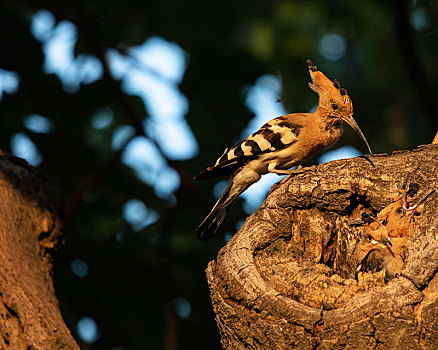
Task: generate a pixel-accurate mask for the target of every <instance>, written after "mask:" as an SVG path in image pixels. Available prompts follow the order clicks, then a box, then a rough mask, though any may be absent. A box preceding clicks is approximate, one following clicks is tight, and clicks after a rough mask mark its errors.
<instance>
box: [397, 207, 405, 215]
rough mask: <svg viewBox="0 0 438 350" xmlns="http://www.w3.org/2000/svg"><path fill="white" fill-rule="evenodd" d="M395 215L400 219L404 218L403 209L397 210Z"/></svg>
mask: <svg viewBox="0 0 438 350" xmlns="http://www.w3.org/2000/svg"><path fill="white" fill-rule="evenodd" d="M397 214H398V215H400V217H403V216H404V212H403V209H402V208H400V209H398V210H397Z"/></svg>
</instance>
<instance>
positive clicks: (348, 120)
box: [342, 115, 373, 155]
mask: <svg viewBox="0 0 438 350" xmlns="http://www.w3.org/2000/svg"><path fill="white" fill-rule="evenodd" d="M342 120H343V121H344V122H346V123H347V124H348V125H350V126H351V127H352V128H353V130H354V131H356V132H357V133H358V134H359V136H360V138H361V139H362V140H363V141H364V142H365V144H366V145H367V147H368V150H369V151H370V154H371V155H372V154H373V151H371V148H370V145H369V144H368V141H367V139H366V138H365V135H364V134H363V132H362V130H360V128H359V125H357V123H356V121H355V120H354V119H353V116H351V115H349V116H347V117H342Z"/></svg>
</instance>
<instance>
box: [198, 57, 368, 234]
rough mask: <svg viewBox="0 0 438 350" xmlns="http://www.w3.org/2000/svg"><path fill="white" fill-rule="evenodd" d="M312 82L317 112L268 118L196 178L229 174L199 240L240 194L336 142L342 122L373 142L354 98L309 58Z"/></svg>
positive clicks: (212, 229) (211, 231)
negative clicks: (364, 130)
mask: <svg viewBox="0 0 438 350" xmlns="http://www.w3.org/2000/svg"><path fill="white" fill-rule="evenodd" d="M307 65H308V66H309V72H310V77H311V79H312V83H309V87H310V88H311V89H312V90H313V91H315V92H316V93H317V94H318V95H319V102H318V106H317V108H316V110H315V112H313V113H294V114H287V115H284V116H281V117H278V118H275V119H272V120H271V121H269V122H268V123H266V124H264V125H263V126H262V127H261V128H260V129H259V130H258V131H256V132H255V133H253V134H252V135H250V136H248V137H247V138H246V139H244V140H243V141H241V142H239V143H238V144H237V145H236V146H234V147H230V148H226V149H225V151H224V153H223V154H222V156H220V157H219V158H218V159H217V161H216V162H215V163H213V164H212V165H211V166H209V167H208V168H207V169H206V170H204V171H203V172H201V173H200V174H198V175H196V176H195V177H194V179H195V180H203V179H210V178H213V177H218V176H231V179H230V182H229V184H228V187H227V188H226V189H225V191H224V193H223V194H222V196H221V197H220V198H219V200H218V201H217V203H216V204H215V206H214V207H213V209H212V210H211V212H210V213H209V214H208V216H207V217H206V218H205V220H204V221H203V222H202V223H201V225H200V226H199V227H198V229H197V230H196V232H197V235H198V238H199V239H200V240H201V241H206V240H208V239H210V238H211V237H212V236H213V235H214V233H215V232H216V231H217V229H218V228H219V226H220V224H221V223H222V221H223V220H224V218H225V216H226V214H227V212H228V210H229V209H230V207H231V205H232V204H233V202H234V201H235V200H236V199H237V197H238V196H239V195H240V194H241V193H243V192H244V191H245V190H246V189H247V188H248V187H249V186H251V185H252V184H253V183H255V182H257V181H258V180H259V179H260V177H261V176H262V175H264V174H267V173H274V174H279V175H289V174H291V173H292V172H293V171H294V170H290V168H292V167H294V166H297V165H300V164H302V163H303V162H305V161H306V160H308V159H309V158H311V157H312V156H313V155H314V154H315V153H317V152H319V151H321V150H323V149H324V148H326V147H328V146H330V145H332V144H334V143H335V142H337V141H338V140H339V138H340V137H341V135H342V133H343V129H342V122H343V121H344V122H346V123H347V124H349V125H350V126H351V127H352V128H353V129H354V130H355V131H356V132H357V133H358V134H359V136H360V137H361V138H362V140H363V141H364V142H365V144H366V145H367V147H368V150H369V152H370V154H372V152H371V148H370V146H369V144H368V142H367V140H366V138H365V136H364V134H363V133H362V131H361V130H360V128H359V126H358V125H357V123H356V121H355V120H354V119H353V104H352V102H351V99H350V97H349V96H348V94H347V91H346V90H345V89H343V88H341V86H340V85H339V83H338V82H337V81H336V80H335V81H334V82H332V81H331V80H330V79H328V78H327V77H326V76H325V75H324V74H323V73H322V72H321V71H320V70H319V69H318V68H317V67H316V66H315V65H314V64H313V63H312V61H310V60H307Z"/></svg>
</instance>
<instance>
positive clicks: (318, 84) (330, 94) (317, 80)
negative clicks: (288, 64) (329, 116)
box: [307, 60, 353, 115]
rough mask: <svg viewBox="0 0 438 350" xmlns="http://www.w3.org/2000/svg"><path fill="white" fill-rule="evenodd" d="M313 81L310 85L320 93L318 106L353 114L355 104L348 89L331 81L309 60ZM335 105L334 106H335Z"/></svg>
mask: <svg viewBox="0 0 438 350" xmlns="http://www.w3.org/2000/svg"><path fill="white" fill-rule="evenodd" d="M307 65H308V66H309V72H310V77H311V78H312V82H311V83H309V87H310V88H311V89H312V90H313V91H315V92H316V93H317V94H318V95H319V103H318V108H319V109H324V110H328V111H332V110H333V109H334V110H335V111H338V113H339V114H342V115H352V114H353V104H352V102H351V99H350V97H349V96H348V93H347V90H345V89H343V88H342V87H341V85H340V84H339V82H338V81H337V80H336V79H335V81H334V82H333V81H331V80H330V79H329V78H327V77H326V76H325V75H324V73H323V72H321V71H320V70H319V69H318V67H317V66H315V65H314V64H313V62H312V61H311V60H307ZM333 107H334V108H333Z"/></svg>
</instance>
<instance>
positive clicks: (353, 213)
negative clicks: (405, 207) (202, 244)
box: [207, 145, 438, 349]
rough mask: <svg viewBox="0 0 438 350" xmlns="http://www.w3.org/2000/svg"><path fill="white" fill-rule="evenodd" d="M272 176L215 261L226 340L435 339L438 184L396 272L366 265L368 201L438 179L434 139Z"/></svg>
mask: <svg viewBox="0 0 438 350" xmlns="http://www.w3.org/2000/svg"><path fill="white" fill-rule="evenodd" d="M303 170H304V171H303V172H302V173H301V174H298V175H295V176H289V177H287V178H285V179H284V180H282V181H281V182H280V183H279V184H277V185H274V186H273V188H272V189H271V192H270V194H269V196H268V198H267V199H266V201H265V202H264V203H263V204H262V206H261V207H260V208H259V209H258V210H257V211H255V212H254V214H252V215H251V216H250V217H249V218H248V219H247V220H246V222H245V224H244V225H243V226H242V228H241V229H240V231H239V232H238V233H237V234H236V235H235V236H234V237H233V239H232V240H231V241H230V242H229V243H228V244H227V245H226V246H225V247H224V248H223V249H222V250H221V251H220V252H219V254H218V256H217V259H216V260H214V261H211V262H210V263H209V265H208V268H207V279H208V283H209V286H210V290H211V297H212V302H213V308H214V312H215V314H216V321H217V324H218V327H219V331H220V334H221V341H222V346H223V348H224V349H344V348H349V349H371V348H372V349H437V348H438V276H437V271H438V235H437V233H438V215H437V206H438V205H437V203H438V194H437V193H434V194H433V195H431V196H430V197H429V198H428V199H427V201H426V202H425V204H424V209H423V211H422V213H421V215H419V216H417V217H416V218H415V225H416V226H415V231H414V234H413V237H412V240H411V244H410V246H409V248H408V251H407V254H408V255H407V258H406V259H405V266H404V268H403V270H402V272H401V275H400V276H396V277H394V278H392V279H390V280H387V279H383V277H382V275H381V274H380V275H379V273H375V274H371V273H368V274H366V278H364V277H363V276H362V278H359V277H358V274H357V267H358V262H357V261H355V259H354V254H353V251H354V248H355V245H356V244H357V242H358V240H359V239H360V237H361V235H362V229H363V228H361V227H355V226H352V225H351V222H352V221H354V220H355V219H356V218H357V217H360V216H361V213H362V212H364V211H366V212H372V213H377V212H379V211H380V210H382V209H383V208H385V207H386V206H388V205H389V204H390V203H391V202H392V201H393V198H394V196H395V195H397V194H399V193H400V190H402V189H403V185H404V184H405V183H406V181H407V180H409V181H410V182H411V183H413V182H414V183H417V184H418V185H419V192H418V194H419V196H421V195H423V194H424V193H426V192H429V191H430V190H431V189H438V145H427V146H420V147H418V148H417V149H415V150H413V151H399V152H395V153H393V154H392V155H391V156H388V155H374V156H371V157H358V158H354V159H347V160H339V161H333V162H329V163H325V164H321V165H319V166H316V167H315V166H314V167H310V168H305V169H303Z"/></svg>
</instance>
